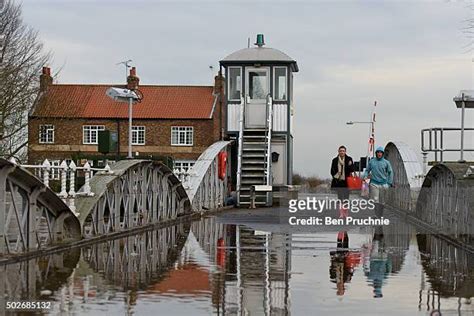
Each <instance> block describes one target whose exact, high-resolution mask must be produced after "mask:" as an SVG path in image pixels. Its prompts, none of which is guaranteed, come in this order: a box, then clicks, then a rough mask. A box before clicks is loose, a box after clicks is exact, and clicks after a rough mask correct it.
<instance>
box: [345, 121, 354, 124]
mask: <svg viewBox="0 0 474 316" xmlns="http://www.w3.org/2000/svg"><path fill="white" fill-rule="evenodd" d="M346 124H347V125H354V122H353V121H349V122H346Z"/></svg>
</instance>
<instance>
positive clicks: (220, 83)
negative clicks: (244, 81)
mask: <svg viewBox="0 0 474 316" xmlns="http://www.w3.org/2000/svg"><path fill="white" fill-rule="evenodd" d="M224 84H225V78H224V76H223V75H222V72H221V71H220V70H219V72H218V73H217V76H215V77H214V93H216V94H224Z"/></svg>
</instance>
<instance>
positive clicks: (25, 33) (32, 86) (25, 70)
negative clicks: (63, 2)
mask: <svg viewBox="0 0 474 316" xmlns="http://www.w3.org/2000/svg"><path fill="white" fill-rule="evenodd" d="M49 59H50V54H49V53H44V52H43V44H42V43H41V42H40V41H39V40H38V34H37V32H36V31H35V30H33V29H32V28H30V27H28V26H27V25H25V24H24V23H23V20H22V17H21V5H19V4H16V3H15V2H14V1H13V0H0V134H1V135H0V156H6V157H11V156H14V157H16V158H19V159H20V160H22V159H24V158H25V156H26V145H27V144H28V143H27V140H28V129H27V127H28V113H29V110H30V109H31V107H32V106H33V103H34V101H35V99H36V97H37V95H38V92H39V82H38V76H39V74H40V70H41V68H42V67H43V66H44V65H45V64H46V63H47V62H48V61H49Z"/></svg>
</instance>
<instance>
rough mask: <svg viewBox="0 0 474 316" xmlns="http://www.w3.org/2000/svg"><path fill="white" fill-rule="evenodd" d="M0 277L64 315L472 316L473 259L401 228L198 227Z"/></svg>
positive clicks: (17, 268) (12, 269)
mask: <svg viewBox="0 0 474 316" xmlns="http://www.w3.org/2000/svg"><path fill="white" fill-rule="evenodd" d="M328 268H329V273H328ZM2 270H3V271H2V273H1V279H0V281H1V286H2V288H3V291H4V293H5V294H6V299H29V300H31V299H46V300H54V301H55V304H54V309H53V310H52V311H51V312H52V313H55V314H56V313H62V314H66V315H67V314H75V315H76V314H78V315H85V314H94V315H96V314H107V315H112V314H123V313H126V314H137V315H153V314H156V313H157V311H159V312H160V313H159V314H160V315H161V314H164V315H170V314H175V315H181V314H190V315H210V314H214V315H290V314H294V315H301V314H308V313H309V314H315V313H317V314H321V315H326V314H328V313H329V311H331V313H334V314H338V315H361V314H363V315H380V314H381V313H384V312H385V313H386V312H390V311H397V315H418V314H419V315H426V313H427V312H431V311H435V310H442V311H444V310H446V311H447V310H454V311H456V315H464V314H467V315H469V314H472V313H473V311H474V310H473V309H472V307H471V305H470V304H469V303H470V299H471V297H472V296H474V280H473V276H474V259H473V255H472V254H469V253H467V252H465V251H462V250H460V249H458V248H456V247H454V246H452V245H450V244H447V243H446V242H444V241H442V240H440V239H438V238H435V237H433V236H429V235H421V234H417V231H416V229H415V228H414V227H412V226H411V225H408V224H407V223H405V222H403V221H401V220H398V221H397V220H393V221H392V224H391V225H389V226H383V227H382V226H380V227H362V228H353V229H349V228H346V230H341V231H329V232H328V231H325V232H315V231H310V232H304V231H298V232H288V231H277V230H276V231H259V230H256V229H255V228H252V225H233V224H226V223H223V222H222V221H217V220H216V218H215V217H209V218H204V219H202V220H200V221H196V222H193V223H188V224H181V225H178V226H174V227H168V228H163V229H159V230H156V231H149V232H145V233H142V234H138V235H134V236H129V237H125V238H122V239H117V240H111V241H107V242H103V243H100V244H96V245H93V246H89V247H85V248H83V249H82V250H81V251H79V250H76V251H68V252H65V253H62V254H57V255H53V256H49V257H47V258H39V259H35V260H30V261H25V262H22V263H17V264H13V265H8V266H4V267H2ZM354 311H357V312H354Z"/></svg>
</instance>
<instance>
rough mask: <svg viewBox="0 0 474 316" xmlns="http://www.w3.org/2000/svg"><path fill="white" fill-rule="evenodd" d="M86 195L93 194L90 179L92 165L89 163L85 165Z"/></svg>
mask: <svg viewBox="0 0 474 316" xmlns="http://www.w3.org/2000/svg"><path fill="white" fill-rule="evenodd" d="M83 168H84V193H85V194H86V195H90V194H91V186H90V178H91V175H90V173H91V165H90V164H89V162H88V161H87V162H86V164H85V165H84V167H83Z"/></svg>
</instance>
